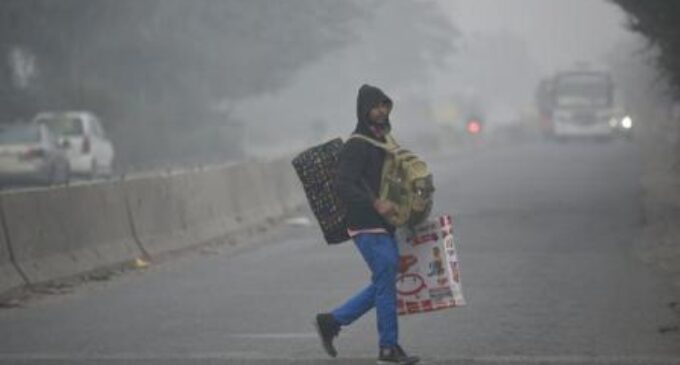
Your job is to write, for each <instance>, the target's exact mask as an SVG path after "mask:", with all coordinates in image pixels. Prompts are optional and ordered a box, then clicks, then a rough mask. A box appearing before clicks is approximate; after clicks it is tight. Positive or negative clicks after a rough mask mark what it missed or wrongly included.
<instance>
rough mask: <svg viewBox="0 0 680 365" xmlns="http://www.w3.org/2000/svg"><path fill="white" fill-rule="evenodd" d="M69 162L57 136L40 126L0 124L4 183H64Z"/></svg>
mask: <svg viewBox="0 0 680 365" xmlns="http://www.w3.org/2000/svg"><path fill="white" fill-rule="evenodd" d="M69 177H70V168H69V162H68V159H67V158H66V155H65V153H64V151H63V147H61V146H59V143H58V141H57V138H56V137H55V136H54V135H53V134H52V133H50V131H49V129H48V128H47V127H45V126H43V125H40V124H35V123H30V124H26V123H23V124H13V125H6V126H3V127H0V182H2V184H3V185H19V184H22V185H23V184H40V185H50V184H58V183H66V182H67V181H68V180H69Z"/></svg>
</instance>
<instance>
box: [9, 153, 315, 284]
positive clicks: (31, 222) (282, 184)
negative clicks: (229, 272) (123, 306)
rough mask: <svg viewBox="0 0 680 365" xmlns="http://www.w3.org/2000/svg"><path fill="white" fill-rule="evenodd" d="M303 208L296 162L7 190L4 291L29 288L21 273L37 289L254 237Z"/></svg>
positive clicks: (282, 161)
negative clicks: (223, 240)
mask: <svg viewBox="0 0 680 365" xmlns="http://www.w3.org/2000/svg"><path fill="white" fill-rule="evenodd" d="M303 203H304V195H303V191H302V188H301V187H300V186H299V182H298V180H297V177H296V176H295V174H294V171H293V169H292V167H291V166H290V161H289V159H281V160H277V161H272V162H259V163H243V164H238V165H230V166H216V167H211V168H206V169H202V170H196V171H183V172H176V173H172V174H165V175H152V176H139V177H135V178H132V179H128V180H124V181H119V182H106V183H96V184H81V185H77V186H71V187H61V188H56V189H44V190H30V191H17V192H7V193H4V194H2V200H1V202H0V204H1V207H2V209H3V211H4V212H5V223H6V227H7V232H6V233H7V235H6V236H7V237H8V241H7V242H6V240H5V235H4V234H3V232H2V230H1V228H2V227H0V274H1V275H2V277H1V278H0V292H4V291H5V290H7V289H10V288H13V287H15V286H20V285H22V284H24V281H23V280H22V276H21V275H20V274H19V272H18V270H15V269H16V268H18V269H20V270H21V273H23V274H25V277H26V279H27V280H28V281H29V282H30V283H40V282H46V281H51V280H55V279H60V278H65V277H70V276H74V275H77V274H81V273H84V272H88V271H91V270H95V269H99V268H102V267H106V266H110V265H113V264H117V263H122V262H127V261H132V260H134V259H135V258H138V257H143V256H144V255H146V254H149V255H151V256H154V255H159V254H161V253H165V252H169V251H175V250H179V249H184V248H187V247H190V246H195V245H198V244H201V243H206V242H208V241H211V240H214V239H218V238H220V237H224V236H227V235H229V234H232V233H238V232H248V229H250V228H253V227H256V226H258V225H261V224H264V223H268V222H269V221H270V220H272V219H275V218H278V217H280V216H282V215H284V214H286V213H288V212H290V211H292V210H293V209H295V208H297V207H299V206H300V205H301V204H303ZM10 247H11V248H13V251H12V252H13V253H14V259H15V263H16V267H14V266H13V265H12V262H11V260H10V258H11V257H10V254H9V253H10V251H9V248H10Z"/></svg>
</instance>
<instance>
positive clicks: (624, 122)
mask: <svg viewBox="0 0 680 365" xmlns="http://www.w3.org/2000/svg"><path fill="white" fill-rule="evenodd" d="M621 126H622V127H623V128H625V129H631V128H633V119H632V118H631V117H629V116H627V115H626V116H625V117H624V118H623V119H621Z"/></svg>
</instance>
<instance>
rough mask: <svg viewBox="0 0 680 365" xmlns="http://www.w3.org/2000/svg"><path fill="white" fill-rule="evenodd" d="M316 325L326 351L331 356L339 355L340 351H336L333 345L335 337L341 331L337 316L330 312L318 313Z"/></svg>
mask: <svg viewBox="0 0 680 365" xmlns="http://www.w3.org/2000/svg"><path fill="white" fill-rule="evenodd" d="M314 327H316V332H317V333H318V334H319V338H321V345H323V349H324V350H325V351H326V353H327V354H328V355H329V356H330V357H336V356H338V352H337V351H335V347H334V346H333V339H334V338H335V337H336V336H337V335H338V333H340V325H339V324H338V322H336V321H335V318H333V316H332V315H331V314H329V313H321V314H317V315H316V320H315V321H314Z"/></svg>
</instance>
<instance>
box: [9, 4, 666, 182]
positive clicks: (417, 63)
mask: <svg viewBox="0 0 680 365" xmlns="http://www.w3.org/2000/svg"><path fill="white" fill-rule="evenodd" d="M1 6H2V7H3V8H4V9H3V10H4V11H2V12H0V17H2V19H0V26H1V27H2V29H0V47H2V49H1V51H2V54H5V55H7V58H6V61H7V62H6V63H5V65H4V66H5V67H4V68H3V72H1V73H0V76H1V78H0V80H2V82H0V95H2V97H1V98H0V103H2V105H1V106H2V108H3V110H5V111H6V112H5V116H4V118H3V122H5V123H6V122H11V121H15V120H19V119H20V120H28V119H30V118H31V116H32V115H34V114H35V113H37V112H39V111H43V110H55V109H61V110H64V109H66V110H72V109H85V110H91V111H94V112H95V113H97V114H99V115H101V116H102V119H103V122H104V127H105V129H106V130H107V131H108V132H109V135H110V136H111V138H112V139H113V142H114V146H115V148H116V165H117V166H116V167H117V170H118V171H121V172H125V171H130V170H140V169H147V168H155V167H167V166H185V165H197V164H206V163H219V162H224V161H233V160H242V159H249V158H268V157H272V156H279V155H282V154H289V153H291V152H295V151H299V150H301V149H303V148H305V147H308V146H310V145H312V144H316V143H319V142H321V141H323V140H325V139H328V138H332V137H335V136H346V135H348V134H349V133H350V132H351V130H352V129H353V128H354V125H355V123H356V115H355V102H356V92H357V90H358V88H359V86H360V85H361V84H363V83H370V84H374V85H376V86H379V87H381V88H383V89H384V91H385V92H386V93H387V94H388V95H390V96H391V97H392V98H393V99H394V101H395V108H394V112H393V116H392V120H393V122H394V125H395V131H396V136H397V137H398V138H399V139H400V140H401V141H402V142H403V143H404V144H407V145H409V146H410V147H412V148H413V149H414V150H416V151H418V150H422V151H423V152H428V151H427V150H438V149H441V148H444V147H446V146H449V145H451V144H458V143H462V141H461V140H460V136H459V135H460V132H461V131H460V129H461V122H460V121H461V120H463V119H465V118H468V117H470V116H472V115H475V116H477V117H481V118H484V119H485V122H486V123H487V127H486V128H487V130H489V132H493V131H494V130H509V129H513V130H514V131H515V134H519V135H522V136H523V137H527V136H531V135H532V134H533V133H535V132H536V131H535V129H536V123H535V119H536V117H535V114H536V113H535V105H534V94H535V89H536V86H537V83H538V82H539V80H540V79H541V78H542V77H545V76H547V75H550V74H552V73H554V72H555V71H558V70H564V69H568V68H573V67H574V65H577V64H579V65H588V67H591V68H594V69H609V70H611V71H612V72H613V73H614V74H615V76H617V77H620V78H622V79H620V80H616V81H617V83H619V84H620V85H619V87H620V90H622V92H624V93H626V92H628V93H630V92H633V93H634V92H640V89H641V88H640V86H639V85H640V83H639V81H640V80H641V79H642V80H644V81H645V83H646V84H651V83H652V81H653V80H654V78H655V76H654V72H653V71H650V67H648V59H649V58H650V53H651V51H649V50H647V51H645V50H644V48H645V42H644V41H642V40H641V39H639V38H638V37H637V36H636V35H634V34H633V33H631V32H629V31H628V30H626V28H625V22H626V19H627V18H626V16H625V15H624V14H623V12H622V11H621V10H620V8H619V7H618V6H615V5H613V4H612V3H609V2H607V1H596V0H569V1H567V0H562V1H558V0H550V1H541V0H509V1H492V0H482V1H462V0H459V1H453V0H451V1H445V0H439V1H408V0H394V1H386V0H372V1H356V0H348V1H342V2H340V1H330V0H325V1H311V0H290V1H265V0H256V1H247V2H246V1H218V0H202V1H192V2H186V1H181V0H166V1H159V0H148V1H143V2H139V1H132V0H124V1H106V0H95V1H85V0H63V1H35V2H24V1H20V0H8V1H4V2H3V3H2V4H1ZM628 84H631V85H635V88H634V89H635V90H632V91H630V90H628V89H627V88H626V86H627V85H628ZM646 92H647V90H644V91H642V93H643V94H644V93H646ZM633 98H634V97H633ZM517 131H519V132H517Z"/></svg>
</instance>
